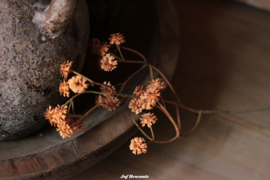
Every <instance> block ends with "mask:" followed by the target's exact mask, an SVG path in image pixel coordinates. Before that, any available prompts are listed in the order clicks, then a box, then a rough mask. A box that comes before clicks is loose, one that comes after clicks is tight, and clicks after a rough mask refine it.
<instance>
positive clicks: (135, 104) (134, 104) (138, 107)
mask: <svg viewBox="0 0 270 180" xmlns="http://www.w3.org/2000/svg"><path fill="white" fill-rule="evenodd" d="M143 103H144V101H142V100H141V99H137V98H134V99H131V101H130V103H129V105H128V107H129V108H130V109H131V111H132V112H135V113H136V114H139V113H141V112H142V110H143V109H144V108H143V107H142V105H143Z"/></svg>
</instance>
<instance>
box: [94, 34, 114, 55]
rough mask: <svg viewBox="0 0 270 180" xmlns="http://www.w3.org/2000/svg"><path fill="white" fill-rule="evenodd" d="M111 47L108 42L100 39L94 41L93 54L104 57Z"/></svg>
mask: <svg viewBox="0 0 270 180" xmlns="http://www.w3.org/2000/svg"><path fill="white" fill-rule="evenodd" d="M110 47H111V45H109V44H107V42H102V43H100V41H99V40H98V39H95V38H94V39H92V50H91V52H92V53H94V54H97V55H100V56H104V55H105V53H106V52H107V51H108V50H109V48H110Z"/></svg>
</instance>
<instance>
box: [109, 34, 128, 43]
mask: <svg viewBox="0 0 270 180" xmlns="http://www.w3.org/2000/svg"><path fill="white" fill-rule="evenodd" d="M110 36H111V37H110V38H109V40H110V44H116V45H120V44H122V43H124V42H126V41H125V37H124V36H123V35H122V34H120V33H116V34H111V35H110Z"/></svg>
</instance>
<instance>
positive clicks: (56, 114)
mask: <svg viewBox="0 0 270 180" xmlns="http://www.w3.org/2000/svg"><path fill="white" fill-rule="evenodd" d="M44 114H45V119H48V121H49V123H50V124H51V125H52V126H56V125H58V124H62V123H63V122H64V120H65V118H66V114H67V105H64V106H59V105H58V106H57V107H55V108H52V106H49V108H48V109H46V112H45V113H44Z"/></svg>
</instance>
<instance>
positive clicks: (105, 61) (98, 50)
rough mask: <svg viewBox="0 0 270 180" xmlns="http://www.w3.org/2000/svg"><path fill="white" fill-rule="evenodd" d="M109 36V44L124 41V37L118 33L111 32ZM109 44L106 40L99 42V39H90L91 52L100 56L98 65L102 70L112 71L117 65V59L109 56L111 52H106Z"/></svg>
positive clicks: (118, 43) (117, 43)
mask: <svg viewBox="0 0 270 180" xmlns="http://www.w3.org/2000/svg"><path fill="white" fill-rule="evenodd" d="M110 36H111V37H110V38H109V40H110V44H116V45H120V44H122V43H124V42H125V39H124V38H125V37H124V36H122V34H120V33H116V34H111V35H110ZM110 47H111V45H109V44H107V42H102V43H101V42H100V40H98V39H96V38H94V39H92V50H91V52H92V53H94V54H97V55H99V56H101V59H100V67H101V69H103V70H104V71H108V72H109V71H112V70H114V69H115V68H116V67H117V60H115V57H113V56H111V53H107V52H108V51H109V48H110Z"/></svg>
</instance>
